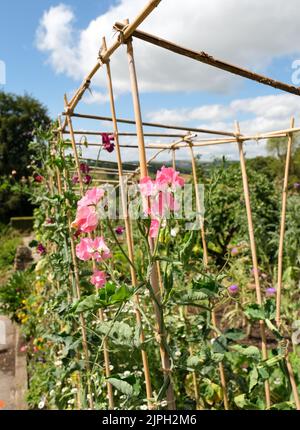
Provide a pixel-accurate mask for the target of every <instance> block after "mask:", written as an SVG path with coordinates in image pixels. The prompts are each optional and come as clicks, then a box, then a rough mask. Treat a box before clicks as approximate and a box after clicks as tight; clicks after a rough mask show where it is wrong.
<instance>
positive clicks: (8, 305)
mask: <svg viewBox="0 0 300 430" xmlns="http://www.w3.org/2000/svg"><path fill="white" fill-rule="evenodd" d="M31 278H32V274H31V273H30V272H29V271H25V272H14V273H13V274H12V275H11V277H10V278H9V280H8V282H7V283H6V285H4V286H2V287H1V288H0V310H1V311H2V312H3V313H5V314H6V315H8V316H9V317H10V318H11V319H12V320H13V321H16V322H18V323H20V322H22V321H23V322H24V320H25V318H26V314H27V311H26V306H25V304H26V300H27V299H28V297H29V295H30V292H31V288H30V282H31Z"/></svg>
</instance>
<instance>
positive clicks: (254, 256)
mask: <svg viewBox="0 0 300 430" xmlns="http://www.w3.org/2000/svg"><path fill="white" fill-rule="evenodd" d="M235 127H236V141H237V144H238V149H239V156H240V165H241V172H242V179H243V188H244V198H245V206H246V212H247V220H248V230H249V239H250V248H251V255H252V264H253V271H254V280H255V290H256V302H257V304H258V305H260V306H261V305H262V299H261V291H260V282H259V276H258V263H257V254H256V243H255V237H254V227H253V220H252V211H251V203H250V192H249V185H248V176H247V170H246V162H245V155H244V151H243V142H241V141H240V140H239V134H240V127H239V123H238V122H236V123H235ZM259 326H260V336H261V349H262V358H263V360H266V359H267V358H268V351H267V343H266V332H265V323H264V321H262V320H261V321H260V322H259ZM265 399H266V407H267V408H268V409H269V408H270V406H271V395H270V384H269V381H268V380H266V381H265Z"/></svg>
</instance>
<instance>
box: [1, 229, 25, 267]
mask: <svg viewBox="0 0 300 430" xmlns="http://www.w3.org/2000/svg"><path fill="white" fill-rule="evenodd" d="M20 242H21V238H20V236H19V233H18V232H16V231H15V230H13V229H11V228H9V227H6V226H1V225H0V271H2V270H5V269H10V268H11V267H12V265H13V262H14V258H15V254H16V250H17V247H18V245H19V244H20Z"/></svg>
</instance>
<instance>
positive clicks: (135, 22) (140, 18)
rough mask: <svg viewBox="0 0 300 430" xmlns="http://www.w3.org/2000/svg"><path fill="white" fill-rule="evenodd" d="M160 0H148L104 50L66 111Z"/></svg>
mask: <svg viewBox="0 0 300 430" xmlns="http://www.w3.org/2000/svg"><path fill="white" fill-rule="evenodd" d="M160 2H161V0H150V1H149V2H148V3H147V4H146V6H145V7H144V8H143V9H142V10H141V12H140V13H139V14H138V15H137V16H136V17H135V19H134V20H133V21H132V23H131V24H130V25H128V26H127V27H126V29H124V31H123V32H122V33H121V34H120V37H118V39H117V40H116V41H115V42H114V43H113V45H111V46H110V47H109V48H108V49H107V50H106V52H105V53H104V54H103V56H102V58H101V59H100V61H98V62H97V64H95V66H94V67H93V68H92V70H91V71H90V72H89V73H88V75H87V76H86V77H85V79H84V80H83V82H82V84H81V85H80V87H79V88H78V90H77V91H76V92H75V94H74V96H73V97H72V99H71V101H70V103H69V106H68V113H72V112H73V111H74V109H75V107H76V106H77V104H78V102H79V101H80V99H81V97H82V96H83V94H84V93H85V91H86V90H87V89H88V88H89V85H90V81H91V79H92V78H93V76H94V75H95V74H96V73H97V71H98V70H99V68H100V67H101V65H102V64H103V62H105V61H106V60H108V59H109V58H110V57H111V55H112V54H113V53H114V52H115V51H116V50H117V49H118V48H119V46H121V45H122V43H123V42H124V41H126V39H128V38H130V36H131V35H132V33H133V31H134V30H135V29H136V28H137V27H138V26H139V25H140V24H141V23H142V22H143V21H144V20H145V19H146V18H147V16H148V15H150V13H151V12H152V11H153V10H154V9H155V8H156V7H157V6H158V5H159V3H160Z"/></svg>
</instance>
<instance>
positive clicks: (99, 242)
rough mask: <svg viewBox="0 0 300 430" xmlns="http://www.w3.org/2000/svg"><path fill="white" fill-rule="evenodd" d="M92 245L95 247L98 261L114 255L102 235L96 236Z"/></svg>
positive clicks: (95, 255) (95, 256)
mask: <svg viewBox="0 0 300 430" xmlns="http://www.w3.org/2000/svg"><path fill="white" fill-rule="evenodd" d="M92 246H93V248H94V252H95V254H94V258H95V260H96V261H101V260H107V259H108V258H110V257H111V256H112V254H111V252H110V249H109V248H108V246H107V245H106V243H105V241H104V238H103V237H102V236H99V237H96V238H95V239H94V241H93V245H92Z"/></svg>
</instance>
